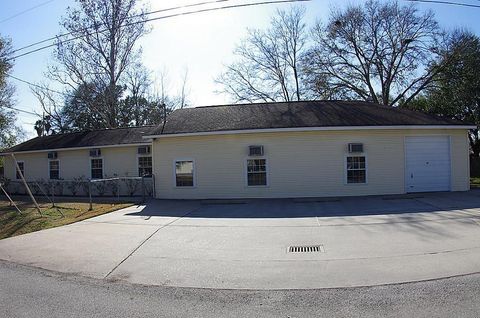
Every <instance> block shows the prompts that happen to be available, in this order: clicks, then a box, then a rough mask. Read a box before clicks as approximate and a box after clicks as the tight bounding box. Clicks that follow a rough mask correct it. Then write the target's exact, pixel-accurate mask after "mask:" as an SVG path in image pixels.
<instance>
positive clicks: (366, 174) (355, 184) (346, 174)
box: [343, 152, 368, 186]
mask: <svg viewBox="0 0 480 318" xmlns="http://www.w3.org/2000/svg"><path fill="white" fill-rule="evenodd" d="M348 157H364V158H365V182H362V183H349V182H348V168H347V158H348ZM356 170H357V169H356ZM343 171H344V173H343V174H344V176H343V178H344V180H343V182H344V184H345V185H349V186H352V185H353V186H362V185H366V184H368V157H367V154H366V153H364V152H359V153H347V154H345V157H344V159H343Z"/></svg>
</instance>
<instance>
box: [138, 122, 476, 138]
mask: <svg viewBox="0 0 480 318" xmlns="http://www.w3.org/2000/svg"><path fill="white" fill-rule="evenodd" d="M476 128H477V126H475V125H397V126H332V127H290V128H263V129H262V128H259V129H239V130H217V131H203V132H193V133H179V134H162V135H147V136H143V137H142V138H144V139H152V138H172V137H188V136H207V135H237V134H253V133H273V132H301V131H339V130H347V131H348V130H398V129H401V130H403V129H407V130H408V129H476Z"/></svg>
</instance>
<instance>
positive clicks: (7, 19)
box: [0, 0, 55, 23]
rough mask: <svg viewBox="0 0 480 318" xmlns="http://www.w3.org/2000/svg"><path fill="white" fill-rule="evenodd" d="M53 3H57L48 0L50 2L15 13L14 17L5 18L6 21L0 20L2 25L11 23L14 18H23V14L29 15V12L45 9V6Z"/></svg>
mask: <svg viewBox="0 0 480 318" xmlns="http://www.w3.org/2000/svg"><path fill="white" fill-rule="evenodd" d="M53 1H55V0H48V1H45V2H42V3H40V4H37V5H36V6H33V7H31V8H28V9H25V10H23V11H20V12H18V13H15V14H14V15H11V16H9V17H7V18H5V19H2V20H0V23H4V22H7V21H10V20H12V19H14V18H16V17H18V16H21V15H22V14H25V13H27V12H30V11H33V10H35V9H38V8H40V7H43V6H44V5H46V4H49V3H50V2H53Z"/></svg>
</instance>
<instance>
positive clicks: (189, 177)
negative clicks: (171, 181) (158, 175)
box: [175, 161, 193, 187]
mask: <svg viewBox="0 0 480 318" xmlns="http://www.w3.org/2000/svg"><path fill="white" fill-rule="evenodd" d="M175 185H176V186H177V187H193V161H175Z"/></svg>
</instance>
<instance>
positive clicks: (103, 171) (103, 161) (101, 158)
mask: <svg viewBox="0 0 480 318" xmlns="http://www.w3.org/2000/svg"><path fill="white" fill-rule="evenodd" d="M88 158H89V159H90V179H91V180H99V179H104V177H105V160H104V159H103V157H88ZM92 160H102V177H101V178H95V179H93V178H92Z"/></svg>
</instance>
